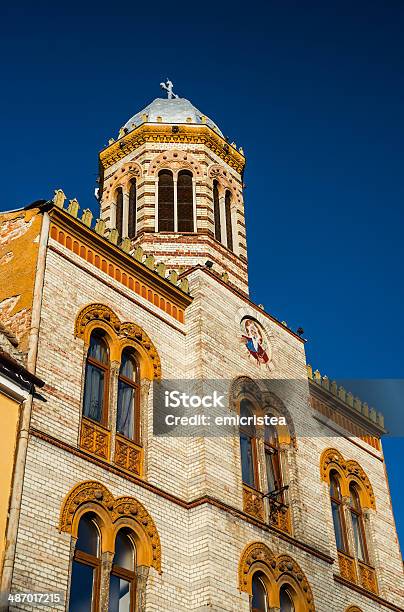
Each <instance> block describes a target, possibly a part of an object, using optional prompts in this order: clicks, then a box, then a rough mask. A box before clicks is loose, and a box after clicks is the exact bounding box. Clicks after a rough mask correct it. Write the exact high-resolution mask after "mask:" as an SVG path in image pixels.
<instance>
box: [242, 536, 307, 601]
mask: <svg viewBox="0 0 404 612" xmlns="http://www.w3.org/2000/svg"><path fill="white" fill-rule="evenodd" d="M257 571H259V572H260V575H261V576H263V579H264V582H265V586H266V590H267V594H268V600H269V601H268V603H269V608H279V607H280V589H281V587H282V586H284V585H288V586H290V587H291V591H292V592H293V597H294V603H295V608H296V609H298V610H302V611H303V610H304V611H305V612H314V611H315V606H314V601H313V594H312V591H311V588H310V585H309V583H308V581H307V579H306V576H305V575H304V573H303V571H302V569H301V568H300V566H299V565H298V563H296V561H295V560H294V559H292V557H290V556H289V555H278V556H275V555H274V554H273V553H272V551H271V550H270V549H269V548H268V546H266V544H263V543H262V542H253V543H252V544H249V545H248V546H247V547H246V548H245V549H244V551H243V553H242V555H241V558H240V562H239V590H240V591H243V592H245V593H248V594H249V595H252V578H253V575H254V573H255V572H257Z"/></svg>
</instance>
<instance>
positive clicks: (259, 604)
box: [251, 572, 269, 612]
mask: <svg viewBox="0 0 404 612" xmlns="http://www.w3.org/2000/svg"><path fill="white" fill-rule="evenodd" d="M251 608H252V612H268V611H269V607H268V594H267V590H266V587H265V583H264V581H263V579H262V575H261V574H260V572H255V574H254V575H253V577H252V602H251Z"/></svg>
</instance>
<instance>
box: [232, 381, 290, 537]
mask: <svg viewBox="0 0 404 612" xmlns="http://www.w3.org/2000/svg"><path fill="white" fill-rule="evenodd" d="M261 386H263V388H262V389H261V388H260V386H259V385H258V384H257V382H256V381H253V380H252V379H251V378H249V377H246V376H241V377H239V378H237V379H235V380H234V381H233V382H232V384H231V387H230V393H229V397H230V408H231V409H232V410H233V411H234V412H237V413H238V414H239V415H240V428H239V439H240V464H241V475H242V487H243V508H244V511H245V512H247V513H248V514H251V515H253V516H255V517H256V518H258V519H259V520H261V521H266V522H269V523H270V524H271V525H272V526H274V527H276V528H278V529H280V530H282V531H286V532H289V533H290V532H291V520H290V509H289V507H288V506H287V503H286V502H287V498H286V496H285V493H284V491H285V489H286V488H287V486H286V485H287V484H288V483H287V482H285V480H286V478H285V477H284V471H285V469H284V466H285V464H286V463H287V461H286V459H285V458H284V457H282V456H281V455H282V454H284V453H286V452H288V449H289V447H291V442H292V437H291V435H290V432H289V427H288V425H289V422H290V415H288V414H287V415H286V411H283V410H282V406H283V404H282V402H280V400H278V398H276V396H274V394H273V393H270V392H269V391H268V390H267V388H266V386H265V385H263V384H261ZM247 413H248V414H247ZM248 415H250V416H253V417H254V421H253V422H252V424H250V425H249V426H248V427H245V426H244V424H243V423H242V422H241V417H247V416H248ZM275 415H276V417H277V418H279V417H281V416H283V417H284V419H285V422H286V423H287V425H284V426H282V425H279V424H277V425H275V423H274V422H273V421H274V420H275V419H272V423H271V416H272V417H273V416H275ZM284 485H285V486H284Z"/></svg>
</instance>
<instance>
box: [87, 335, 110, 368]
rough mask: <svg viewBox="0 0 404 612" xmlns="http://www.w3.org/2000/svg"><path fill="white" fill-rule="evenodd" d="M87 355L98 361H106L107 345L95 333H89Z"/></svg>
mask: <svg viewBox="0 0 404 612" xmlns="http://www.w3.org/2000/svg"><path fill="white" fill-rule="evenodd" d="M88 356H89V357H92V358H93V359H95V360H96V361H99V362H100V363H105V364H107V363H108V347H107V345H106V344H105V341H104V340H103V339H102V338H100V336H99V335H97V334H91V338H90V346H89V349H88Z"/></svg>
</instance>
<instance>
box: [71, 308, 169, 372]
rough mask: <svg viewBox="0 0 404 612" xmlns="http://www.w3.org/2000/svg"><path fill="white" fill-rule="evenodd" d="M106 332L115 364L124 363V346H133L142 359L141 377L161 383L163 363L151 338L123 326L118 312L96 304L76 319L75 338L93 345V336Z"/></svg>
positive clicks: (129, 325) (133, 326)
mask: <svg viewBox="0 0 404 612" xmlns="http://www.w3.org/2000/svg"><path fill="white" fill-rule="evenodd" d="M95 328H101V329H103V330H104V331H105V332H106V334H107V335H108V339H109V341H110V351H111V356H110V359H111V361H120V358H121V352H122V349H123V347H124V346H133V347H134V348H135V349H136V350H137V352H138V354H139V357H140V375H141V377H142V378H143V377H145V378H149V379H150V380H152V379H153V378H157V379H159V378H160V377H161V362H160V357H159V354H158V352H157V350H156V347H155V346H154V344H153V342H152V340H151V339H150V337H149V336H148V334H147V333H146V332H145V331H144V330H143V329H142V328H141V327H139V325H137V324H136V323H133V322H131V321H124V322H121V320H120V319H119V317H118V316H117V315H116V314H115V312H114V311H113V310H112V309H111V308H110V307H109V306H107V305H106V304H101V303H98V302H97V303H93V304H88V305H87V306H85V307H84V308H82V309H81V310H80V312H79V314H78V315H77V317H76V321H75V326H74V335H75V337H76V338H81V339H82V340H83V341H84V344H85V346H88V345H89V339H90V336H91V332H92V331H93V329H95Z"/></svg>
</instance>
